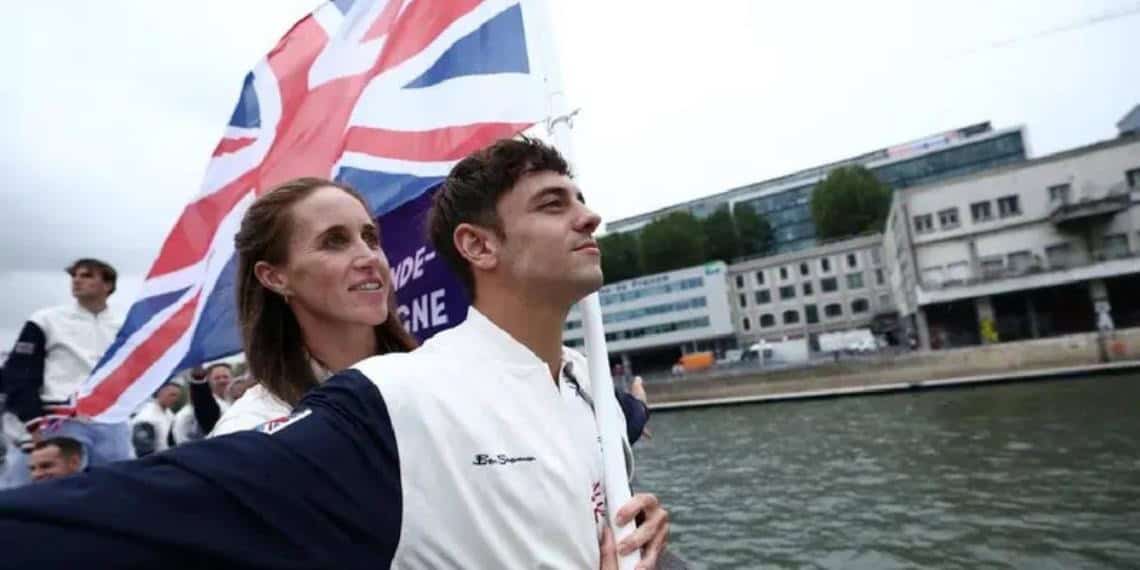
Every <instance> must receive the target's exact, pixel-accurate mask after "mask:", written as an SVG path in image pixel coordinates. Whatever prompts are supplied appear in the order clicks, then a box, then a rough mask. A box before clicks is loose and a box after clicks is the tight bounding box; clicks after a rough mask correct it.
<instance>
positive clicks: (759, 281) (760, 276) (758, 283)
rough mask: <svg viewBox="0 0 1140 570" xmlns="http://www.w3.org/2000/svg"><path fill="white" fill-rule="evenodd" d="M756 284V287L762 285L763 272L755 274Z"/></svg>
mask: <svg viewBox="0 0 1140 570" xmlns="http://www.w3.org/2000/svg"><path fill="white" fill-rule="evenodd" d="M756 284H757V285H763V284H764V272H763V271H757V272H756Z"/></svg>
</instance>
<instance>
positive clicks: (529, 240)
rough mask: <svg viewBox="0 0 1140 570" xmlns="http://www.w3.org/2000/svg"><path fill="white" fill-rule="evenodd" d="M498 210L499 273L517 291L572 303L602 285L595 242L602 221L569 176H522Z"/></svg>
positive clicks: (553, 174)
mask: <svg viewBox="0 0 1140 570" xmlns="http://www.w3.org/2000/svg"><path fill="white" fill-rule="evenodd" d="M496 211H497V213H498V215H499V220H500V222H501V226H502V230H503V232H502V233H503V235H502V237H501V242H500V244H499V245H500V253H499V255H498V263H499V268H498V269H499V270H500V271H502V272H503V274H504V275H505V276H506V277H507V279H508V280H509V282H510V283H511V284H512V286H517V287H520V292H525V291H528V290H529V291H534V292H538V293H539V294H540V295H543V296H546V297H548V298H551V299H556V300H558V301H566V302H569V303H573V302H576V301H578V300H580V299H581V298H582V297H585V296H586V295H588V294H590V293H592V292H593V291H596V290H597V289H598V288H599V287H601V286H602V263H601V261H602V255H601V251H600V250H599V249H598V244H597V242H596V241H594V237H593V235H594V230H596V229H598V224H600V223H601V218H600V217H598V215H597V214H595V213H594V212H593V211H592V210H590V209H589V208H587V207H586V204H585V201H584V200H583V198H582V192H581V190H579V189H578V186H577V185H576V184H575V183H574V181H573V180H571V179H570V177H568V176H566V175H563V174H556V173H554V172H550V171H540V172H533V173H530V174H526V175H524V176H523V177H522V178H520V179H519V181H518V183H516V184H515V186H514V187H513V188H511V189H510V190H508V191H507V192H506V193H505V194H503V196H502V197H501V198H500V199H499V203H498V205H497V207H496Z"/></svg>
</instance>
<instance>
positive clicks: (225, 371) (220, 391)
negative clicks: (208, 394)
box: [209, 366, 234, 398]
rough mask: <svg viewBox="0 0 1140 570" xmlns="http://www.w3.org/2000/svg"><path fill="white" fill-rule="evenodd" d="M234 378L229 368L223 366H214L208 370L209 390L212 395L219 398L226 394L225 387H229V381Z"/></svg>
mask: <svg viewBox="0 0 1140 570" xmlns="http://www.w3.org/2000/svg"><path fill="white" fill-rule="evenodd" d="M233 379H234V375H233V373H232V372H230V369H229V368H226V367H225V366H215V367H214V368H213V369H211V370H210V376H209V380H210V390H211V391H213V392H214V395H215V396H217V397H219V398H221V397H223V396H225V394H226V388H228V387H229V385H230V381H232V380H233Z"/></svg>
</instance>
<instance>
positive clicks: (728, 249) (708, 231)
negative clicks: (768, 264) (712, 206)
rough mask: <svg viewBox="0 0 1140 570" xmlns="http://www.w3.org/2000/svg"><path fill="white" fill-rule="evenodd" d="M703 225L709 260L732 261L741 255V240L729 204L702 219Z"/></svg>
mask: <svg viewBox="0 0 1140 570" xmlns="http://www.w3.org/2000/svg"><path fill="white" fill-rule="evenodd" d="M701 226H703V228H704V232H705V253H706V256H707V257H708V259H709V260H714V259H719V260H721V261H724V262H727V263H732V260H733V259H735V258H736V257H737V256H739V255H740V240H739V238H738V237H737V235H736V225H735V224H734V223H733V220H732V214H730V213H729V212H728V206H727V205H726V206H721V207H720V208H717V210H716V211H715V212H713V213H712V214H711V215H710V216H709V217H707V218H705V219H704V220H701Z"/></svg>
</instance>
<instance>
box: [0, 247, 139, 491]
mask: <svg viewBox="0 0 1140 570" xmlns="http://www.w3.org/2000/svg"><path fill="white" fill-rule="evenodd" d="M67 273H68V275H69V276H70V277H71V295H72V297H74V298H75V302H74V303H71V304H67V305H60V306H57V307H50V308H47V309H41V310H39V311H36V312H35V313H33V314H32V316H31V317H30V318H29V319H28V321H27V322H26V323H25V324H24V327H23V329H22V330H21V331H20V336H19V338H17V339H16V344H15V345H14V346H13V347H12V352H11V354H10V355H9V356H8V360H7V362H5V364H4V392H5V394H6V396H7V402H6V407H7V413H6V414H5V416H6V418H5V421H4V426H5V432H6V433H7V434H8V436H9V438H10V439H11V440H13V441H12V443H14V445H9V448H8V455H7V464H8V470H7V472H6V473H5V477H4V480H3V481H2V482H0V486H3V487H12V486H19V485H23V484H25V483H27V482H28V480H29V479H28V473H29V471H28V467H27V453H28V452H29V451H30V450H31V446H32V444H33V443H34V442H36V441H40V440H43V439H47V438H50V437H58V436H66V437H70V438H73V439H75V440H77V441H79V442H80V444H82V446H83V451H84V464H85V465H88V464H89V465H101V464H105V463H109V462H111V461H118V460H121V459H129V458H131V457H132V456H133V452H132V450H131V441H130V430H129V428H128V426H127V424H126V422H123V423H119V424H97V423H90V422H86V421H83V420H80V419H77V418H74V417H71V416H70V413H69V412H68V411H67V407H68V404H69V399H70V398H71V396H72V395H73V394H74V393H75V391H76V390H77V389H78V388H79V386H80V384H82V382H83V380H84V379H86V378H87V376H89V375H90V374H91V371H92V370H93V369H94V368H95V365H96V364H98V362H99V359H100V358H102V357H103V353H104V352H106V350H107V348H108V347H109V346H111V343H112V342H113V341H114V340H115V335H116V333H118V331H119V327H121V326H122V318H121V317H120V316H119V315H118V314H117V313H115V312H114V311H113V310H111V309H110V308H109V307H108V306H107V298H108V297H110V296H111V294H113V293H114V292H115V285H116V281H117V279H118V275H117V273H116V272H115V269H114V268H113V267H111V265H110V264H108V263H106V262H104V261H100V260H98V259H92V258H83V259H79V260H77V261H75V262H74V263H72V264H71V265H70V266H68V267H67ZM10 416H15V417H10ZM17 418H18V420H17ZM21 424H22V425H21Z"/></svg>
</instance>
